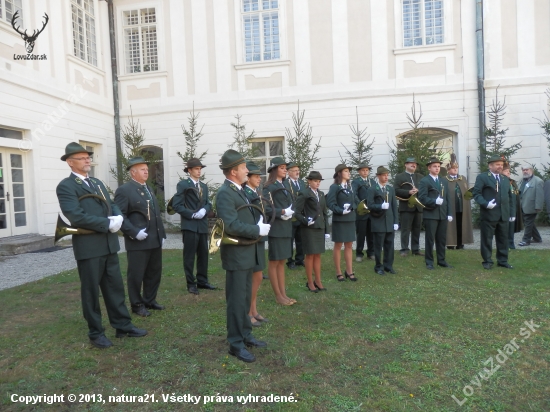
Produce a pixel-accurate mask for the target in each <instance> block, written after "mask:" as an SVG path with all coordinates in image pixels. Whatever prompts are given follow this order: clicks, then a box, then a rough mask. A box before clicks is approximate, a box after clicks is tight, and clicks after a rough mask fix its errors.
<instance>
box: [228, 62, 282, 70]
mask: <svg viewBox="0 0 550 412" xmlns="http://www.w3.org/2000/svg"><path fill="white" fill-rule="evenodd" d="M276 66H290V60H270V61H267V62H266V61H264V62H254V63H244V64H236V65H235V66H234V67H235V70H242V69H257V68H261V67H276Z"/></svg>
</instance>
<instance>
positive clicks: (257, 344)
mask: <svg viewBox="0 0 550 412" xmlns="http://www.w3.org/2000/svg"><path fill="white" fill-rule="evenodd" d="M244 344H245V345H246V346H248V347H249V348H265V347H267V343H265V342H264V341H261V340H256V338H252V339H250V340H247V341H245V342H244Z"/></svg>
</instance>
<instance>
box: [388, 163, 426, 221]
mask: <svg viewBox="0 0 550 412" xmlns="http://www.w3.org/2000/svg"><path fill="white" fill-rule="evenodd" d="M423 177H424V175H421V174H420V173H413V175H412V181H413V182H414V187H416V188H418V186H419V185H420V181H421V180H422V178H423ZM403 183H411V175H410V174H408V173H407V172H403V173H399V174H398V175H395V180H394V183H393V186H394V187H395V195H396V196H397V197H400V198H402V199H408V198H409V197H410V194H409V190H411V189H412V187H411V186H410V185H405V186H402V185H403ZM399 212H422V206H420V205H416V206H415V207H409V205H408V203H407V201H403V200H400V201H399Z"/></svg>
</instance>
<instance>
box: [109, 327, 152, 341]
mask: <svg viewBox="0 0 550 412" xmlns="http://www.w3.org/2000/svg"><path fill="white" fill-rule="evenodd" d="M145 335H147V331H146V330H145V329H138V328H136V327H135V326H134V327H133V328H132V329H130V330H127V331H124V330H120V329H117V330H116V337H117V338H124V337H126V336H128V337H129V338H141V337H143V336H145Z"/></svg>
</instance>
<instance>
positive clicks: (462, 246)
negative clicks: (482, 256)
mask: <svg viewBox="0 0 550 412" xmlns="http://www.w3.org/2000/svg"><path fill="white" fill-rule="evenodd" d="M456 249H457V250H458V249H464V245H460V246H457V247H456Z"/></svg>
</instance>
